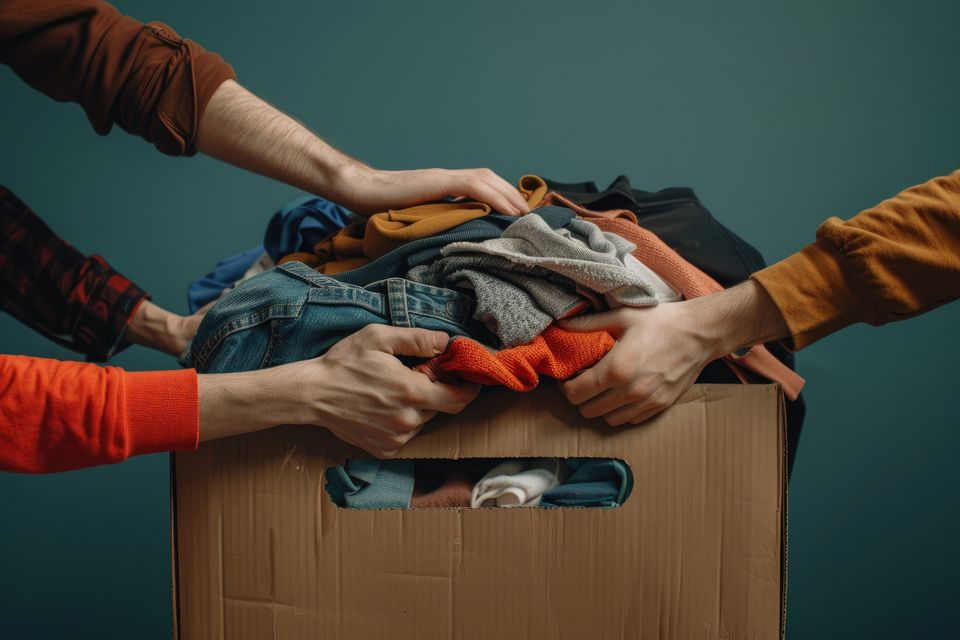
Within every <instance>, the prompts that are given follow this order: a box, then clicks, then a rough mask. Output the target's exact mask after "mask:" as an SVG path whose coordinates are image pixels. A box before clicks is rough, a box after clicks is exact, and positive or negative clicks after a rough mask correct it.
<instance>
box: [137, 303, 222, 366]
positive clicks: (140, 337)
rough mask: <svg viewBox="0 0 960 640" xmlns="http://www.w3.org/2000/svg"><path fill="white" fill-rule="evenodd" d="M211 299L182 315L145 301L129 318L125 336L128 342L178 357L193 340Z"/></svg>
mask: <svg viewBox="0 0 960 640" xmlns="http://www.w3.org/2000/svg"><path fill="white" fill-rule="evenodd" d="M214 302H216V301H214ZM214 302H211V303H209V304H207V305H206V306H204V307H202V308H200V309H199V310H198V311H197V312H196V313H194V314H192V315H189V316H181V315H177V314H176V313H172V312H170V311H167V310H166V309H164V308H163V307H160V306H158V305H156V304H154V303H153V302H151V301H150V300H144V301H143V302H141V303H140V306H139V307H137V311H136V312H135V313H134V315H133V318H131V319H130V324H129V325H128V326H127V331H126V334H125V336H124V337H125V338H126V339H127V340H128V341H129V342H132V343H135V344H140V345H143V346H145V347H150V348H151V349H156V350H157V351H162V352H164V353H168V354H170V355H172V356H179V355H180V354H181V353H183V350H184V349H186V348H187V345H188V344H190V341H191V340H193V336H194V335H196V333H197V328H198V327H199V326H200V322H201V321H202V320H203V316H204V314H206V312H207V311H208V310H209V309H210V307H212V306H213V305H214Z"/></svg>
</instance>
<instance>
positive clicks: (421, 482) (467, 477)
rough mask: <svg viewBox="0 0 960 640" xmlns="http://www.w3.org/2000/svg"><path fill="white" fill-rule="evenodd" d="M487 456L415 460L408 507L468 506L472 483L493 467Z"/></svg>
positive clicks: (441, 507) (446, 507) (440, 507)
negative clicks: (482, 457)
mask: <svg viewBox="0 0 960 640" xmlns="http://www.w3.org/2000/svg"><path fill="white" fill-rule="evenodd" d="M493 464H494V463H493V461H491V460H487V459H473V458H467V459H463V460H443V459H433V458H430V459H418V460H416V462H415V470H414V475H415V476H416V481H415V483H414V486H413V496H412V497H411V498H410V508H411V509H450V508H456V507H469V506H470V496H471V494H472V493H473V486H474V485H475V484H476V483H477V481H478V480H480V478H481V477H483V475H484V474H485V473H486V472H487V471H488V470H489V469H490V468H491V467H492V466H493Z"/></svg>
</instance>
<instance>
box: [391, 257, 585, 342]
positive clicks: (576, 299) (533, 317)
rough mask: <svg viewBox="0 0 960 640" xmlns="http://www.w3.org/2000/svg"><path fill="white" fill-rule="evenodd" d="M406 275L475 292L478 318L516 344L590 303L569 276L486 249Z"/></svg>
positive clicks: (425, 281)
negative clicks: (486, 252) (529, 265)
mask: <svg viewBox="0 0 960 640" xmlns="http://www.w3.org/2000/svg"><path fill="white" fill-rule="evenodd" d="M407 278H408V279H409V280H412V281H414V282H422V283H424V284H429V285H433V286H437V287H450V288H453V289H456V290H460V291H464V292H465V293H469V294H471V295H472V296H473V297H474V298H475V300H476V307H475V310H474V314H473V317H474V319H475V320H477V321H479V322H482V323H483V324H484V325H485V326H486V327H487V328H488V329H489V330H490V332H491V333H493V335H495V336H496V337H497V339H498V340H499V343H500V346H503V347H514V346H517V345H521V344H525V343H527V342H530V341H531V340H533V339H534V338H535V337H536V336H538V335H539V334H540V333H542V332H543V330H544V329H545V328H546V327H547V326H548V325H549V324H550V323H551V322H553V321H554V320H557V319H559V318H564V317H566V316H568V315H569V314H570V313H571V312H572V311H573V310H574V309H577V308H582V307H583V306H584V304H585V303H586V299H585V297H584V295H581V294H580V293H578V290H577V287H576V284H575V283H574V282H572V281H571V280H570V279H569V278H565V277H564V276H560V275H557V274H554V273H552V272H549V271H546V270H545V269H540V268H538V267H528V266H525V265H518V264H514V263H512V262H510V261H509V260H507V259H506V258H501V257H499V256H491V255H484V254H458V255H454V256H450V257H447V258H441V259H440V260H437V261H436V262H434V263H433V264H430V265H420V266H417V267H414V268H413V269H411V270H410V271H408V272H407Z"/></svg>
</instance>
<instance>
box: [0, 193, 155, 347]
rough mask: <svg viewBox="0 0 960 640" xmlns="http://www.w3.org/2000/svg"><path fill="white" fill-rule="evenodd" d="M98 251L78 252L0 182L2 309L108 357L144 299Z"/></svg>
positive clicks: (45, 332) (71, 344)
mask: <svg viewBox="0 0 960 640" xmlns="http://www.w3.org/2000/svg"><path fill="white" fill-rule="evenodd" d="M146 295H147V294H146V293H145V292H144V291H143V290H141V289H140V288H139V287H137V285H136V284H134V283H133V282H131V281H130V280H128V279H127V278H125V277H123V276H122V275H121V274H119V273H117V272H116V271H115V270H114V269H113V268H112V267H111V266H110V265H109V264H108V263H107V261H106V260H104V259H103V258H101V257H100V256H96V255H93V256H84V255H83V254H82V253H80V252H79V251H77V249H75V248H74V247H73V246H71V245H70V244H69V243H68V242H65V241H64V240H63V239H62V238H60V237H59V236H58V235H57V234H56V233H54V232H53V230H52V229H51V228H50V227H48V226H47V225H46V224H45V223H44V222H43V220H41V219H40V217H39V216H37V215H36V214H35V213H34V212H33V211H31V210H30V208H29V207H27V205H26V204H24V203H23V202H22V201H21V200H20V199H19V198H17V197H16V196H15V195H14V194H13V193H12V192H10V191H9V190H8V189H5V188H3V187H0V308H2V309H3V310H4V311H6V312H7V313H9V314H10V315H12V316H14V317H15V318H17V319H18V320H20V321H21V322H23V323H24V324H26V325H27V326H29V327H31V328H33V329H35V330H37V331H39V332H40V333H42V334H43V335H45V336H47V337H49V338H50V339H51V340H54V341H56V342H58V343H59V344H61V345H63V346H65V347H67V348H70V349H73V350H75V351H79V352H81V353H83V354H85V355H86V356H87V357H88V358H90V359H91V360H106V359H108V358H110V356H112V355H113V354H114V353H116V351H118V350H120V349H122V348H123V346H124V344H123V342H122V338H123V335H124V331H125V330H126V328H127V325H128V324H129V322H130V319H131V316H132V315H133V314H134V311H135V310H136V309H137V308H138V305H140V304H141V303H142V301H143V300H144V298H145V297H146Z"/></svg>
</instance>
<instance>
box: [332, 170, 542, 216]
mask: <svg viewBox="0 0 960 640" xmlns="http://www.w3.org/2000/svg"><path fill="white" fill-rule="evenodd" d="M344 172H345V175H344V176H343V178H342V179H341V180H340V181H339V182H340V184H341V188H342V189H343V190H344V193H343V194H342V195H340V196H339V201H340V202H341V204H343V205H344V206H346V207H347V208H348V209H350V210H352V211H355V212H358V213H375V212H377V211H384V210H386V209H392V208H399V207H407V206H412V205H415V204H419V203H422V202H429V201H431V200H439V199H441V198H446V197H448V196H451V197H461V196H462V197H466V198H470V199H472V200H477V201H479V202H483V203H486V204H489V205H490V206H491V207H493V209H494V210H496V211H497V212H499V213H505V214H508V215H515V216H516V215H522V214H524V213H527V211H529V210H530V208H529V207H528V206H527V201H526V200H525V199H524V198H523V196H522V195H520V192H519V191H518V190H517V189H516V187H514V186H513V185H511V184H510V183H509V182H507V181H506V180H504V179H503V178H501V177H500V176H498V175H497V174H496V173H494V172H493V171H491V170H490V169H415V170H410V171H382V170H378V169H372V168H370V167H367V166H365V165H351V166H349V167H346V168H344Z"/></svg>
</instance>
